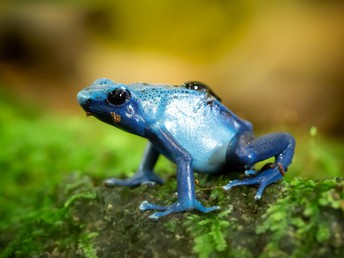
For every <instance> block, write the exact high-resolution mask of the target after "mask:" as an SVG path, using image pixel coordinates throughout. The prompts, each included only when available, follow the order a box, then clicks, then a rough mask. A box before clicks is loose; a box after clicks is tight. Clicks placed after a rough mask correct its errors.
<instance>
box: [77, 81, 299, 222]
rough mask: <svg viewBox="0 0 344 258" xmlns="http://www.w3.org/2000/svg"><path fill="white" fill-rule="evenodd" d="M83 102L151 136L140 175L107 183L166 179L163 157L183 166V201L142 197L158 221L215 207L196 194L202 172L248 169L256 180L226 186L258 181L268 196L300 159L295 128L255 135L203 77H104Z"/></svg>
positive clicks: (134, 183)
mask: <svg viewBox="0 0 344 258" xmlns="http://www.w3.org/2000/svg"><path fill="white" fill-rule="evenodd" d="M77 98H78V102H79V104H80V105H81V106H82V108H83V109H84V110H85V111H86V115H87V116H89V115H92V116H95V117H96V118H98V119H99V120H101V121H103V122H105V123H108V124H110V125H113V126H115V127H118V128H120V129H122V130H124V131H127V132H129V133H132V134H136V135H139V136H141V137H144V138H147V139H148V141H149V142H148V144H147V147H146V149H145V151H144V154H143V159H142V161H141V164H140V165H139V168H138V170H137V172H136V174H135V175H134V176H133V177H132V178H129V179H124V180H121V179H117V178H109V179H107V180H105V181H104V185H105V186H106V187H114V186H130V187H133V186H138V185H141V184H145V183H158V184H162V183H163V180H162V179H161V178H160V177H158V176H157V175H156V174H155V173H154V171H153V168H154V165H155V163H156V162H157V159H158V157H159V155H160V154H162V155H164V156H165V157H167V158H168V159H169V160H171V161H172V162H174V163H176V165H177V191H178V198H177V202H176V203H174V204H171V205H168V206H160V205H155V204H152V203H149V202H147V201H144V202H142V204H141V205H140V209H141V210H142V211H145V210H157V212H155V213H154V214H152V215H151V216H150V218H151V219H155V220H157V219H158V218H160V217H162V216H165V215H168V214H170V213H174V212H183V211H187V210H193V209H194V210H198V211H200V212H210V211H213V210H217V209H219V207H218V206H213V207H204V206H203V205H202V204H201V203H200V202H199V201H198V200H197V199H196V195H195V182H194V174H193V172H194V171H197V172H199V173H208V174H210V173H216V172H219V171H221V170H223V169H224V168H226V169H228V168H235V169H238V168H242V170H243V171H245V174H246V175H249V177H247V178H245V179H243V180H234V181H230V182H229V183H228V184H227V185H225V186H223V189H224V190H229V189H231V188H232V187H235V186H242V185H257V186H258V190H257V192H256V195H255V199H260V198H261V197H262V193H263V191H264V189H265V187H267V186H268V185H270V184H271V183H274V182H276V181H278V180H280V179H281V178H283V176H284V173H285V172H286V171H287V168H288V166H289V164H290V163H291V161H292V158H293V155H294V148H295V140H294V138H293V137H292V136H291V135H290V134H288V133H271V134H266V135H263V136H260V137H257V138H255V137H254V136H253V127H252V125H251V123H250V122H248V121H245V120H243V119H240V118H239V117H238V116H236V115H235V114H234V113H233V112H232V111H231V110H229V109H228V108H227V107H225V106H224V105H223V104H221V100H220V98H219V97H218V96H217V95H216V94H215V93H214V92H213V91H212V90H211V89H210V88H209V87H208V86H207V85H205V84H203V83H201V82H197V81H191V82H186V83H184V84H182V85H180V86H174V85H157V84H146V83H133V84H123V83H115V82H113V81H111V80H109V79H98V80H96V81H95V82H94V83H93V84H92V85H91V86H90V87H88V88H85V89H83V90H82V91H80V92H79V93H78V97H77ZM271 157H274V158H275V161H274V162H273V163H268V164H267V165H265V166H263V168H262V169H261V170H260V171H256V170H255V169H254V165H255V163H257V162H259V161H263V160H266V159H268V158H271Z"/></svg>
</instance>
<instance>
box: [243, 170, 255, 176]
mask: <svg viewBox="0 0 344 258" xmlns="http://www.w3.org/2000/svg"><path fill="white" fill-rule="evenodd" d="M244 173H245V175H246V176H254V175H255V174H257V171H256V170H254V169H247V170H245V172H244Z"/></svg>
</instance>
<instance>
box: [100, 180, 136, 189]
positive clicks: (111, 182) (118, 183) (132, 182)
mask: <svg viewBox="0 0 344 258" xmlns="http://www.w3.org/2000/svg"><path fill="white" fill-rule="evenodd" d="M140 184H141V182H138V181H137V180H134V179H117V178H108V179H106V180H104V181H103V185H104V186H105V187H109V188H111V187H115V186H138V185H140Z"/></svg>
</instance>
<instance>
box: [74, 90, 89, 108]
mask: <svg viewBox="0 0 344 258" xmlns="http://www.w3.org/2000/svg"><path fill="white" fill-rule="evenodd" d="M77 99H78V102H79V104H80V105H81V106H82V107H88V106H90V105H91V104H92V98H90V95H89V94H88V92H86V91H80V92H79V93H78V96H77Z"/></svg>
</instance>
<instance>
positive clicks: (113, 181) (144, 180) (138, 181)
mask: <svg viewBox="0 0 344 258" xmlns="http://www.w3.org/2000/svg"><path fill="white" fill-rule="evenodd" d="M163 183H164V180H162V179H161V178H160V177H158V176H157V175H156V174H154V173H153V172H151V171H150V172H139V173H137V174H136V175H134V176H133V177H132V178H128V179H117V178H109V179H106V180H105V181H104V182H103V184H104V186H106V187H115V186H129V187H134V186H139V185H142V184H148V185H155V184H163Z"/></svg>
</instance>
